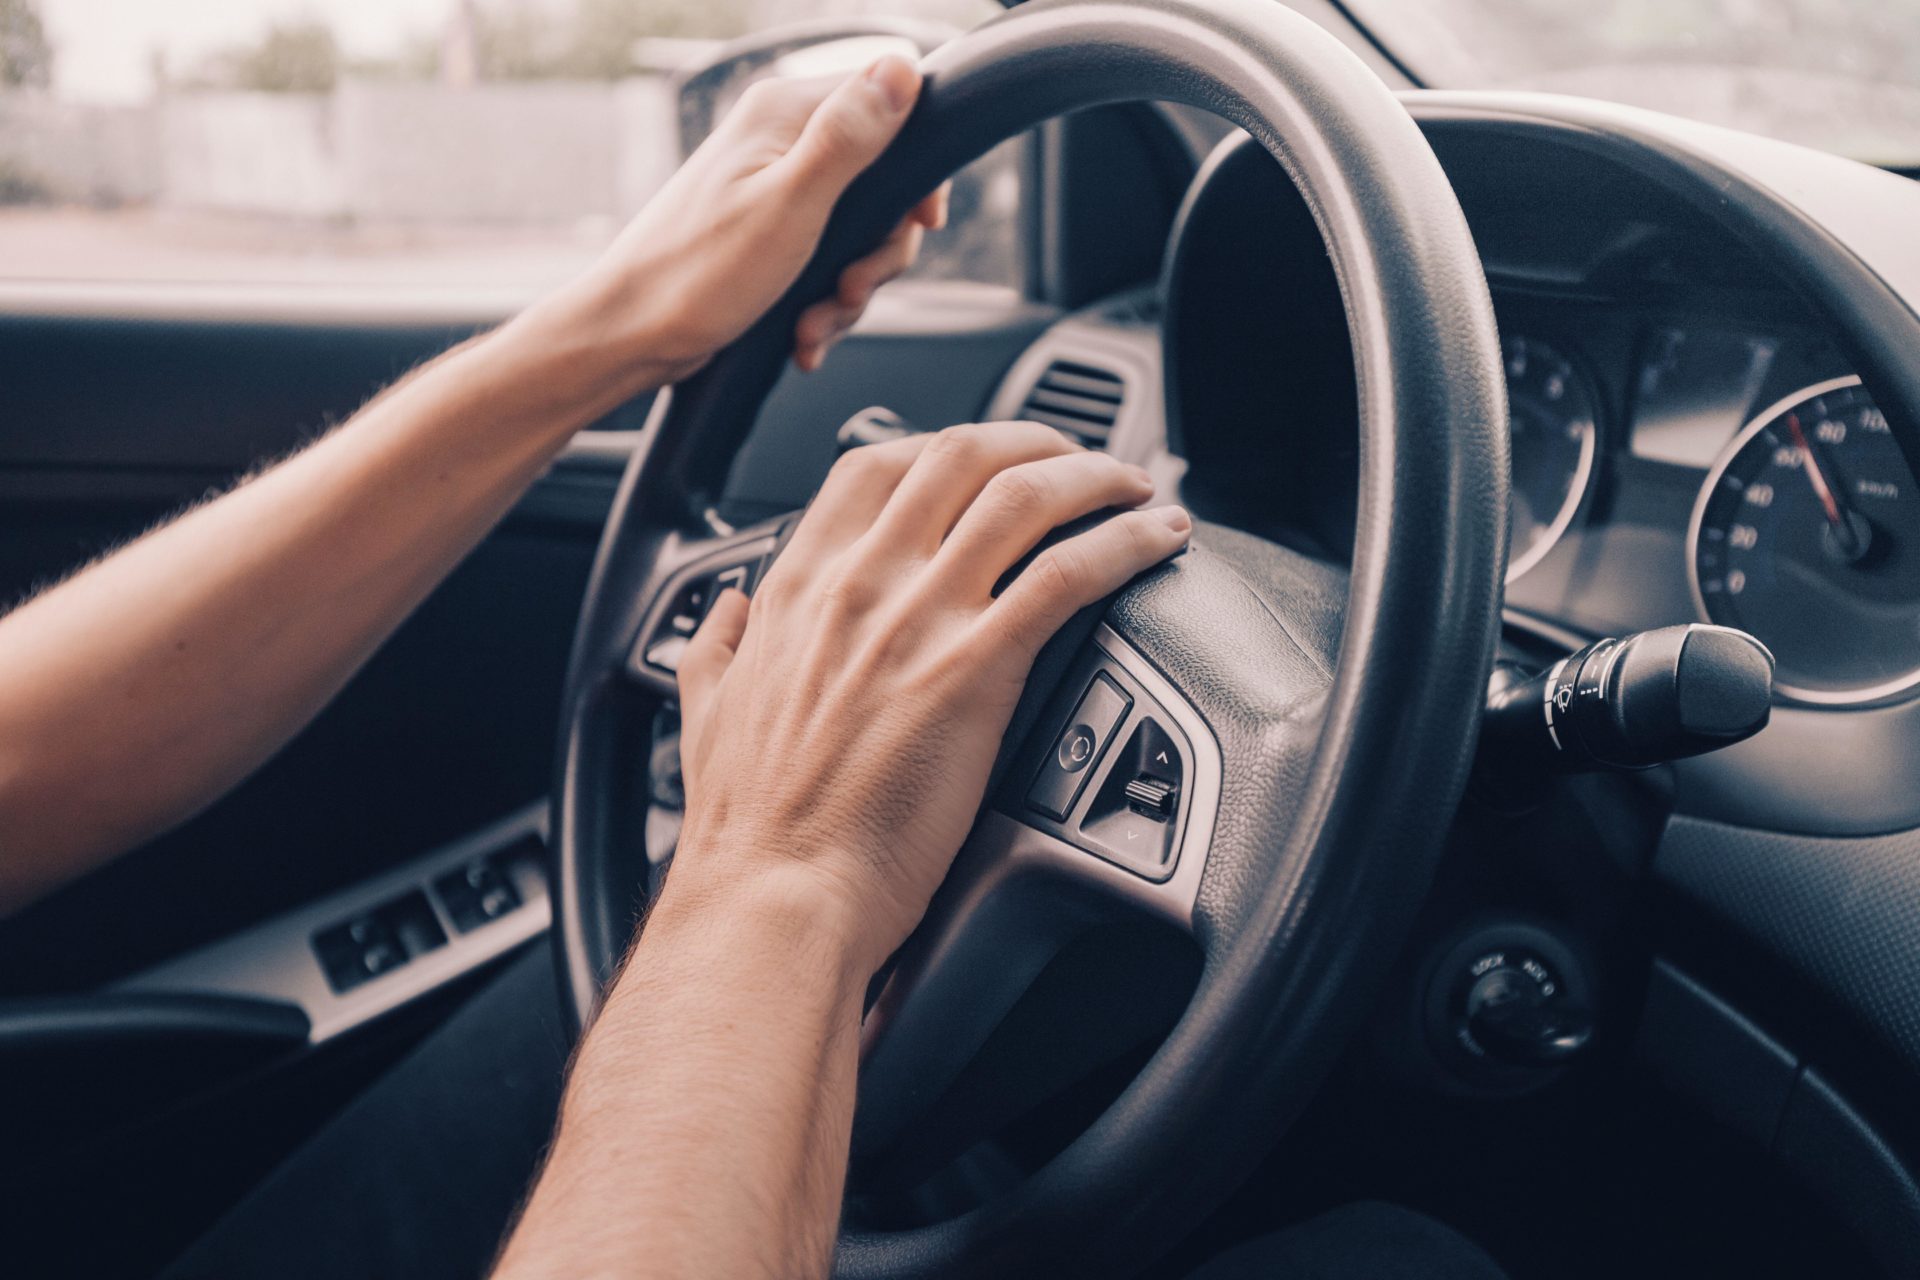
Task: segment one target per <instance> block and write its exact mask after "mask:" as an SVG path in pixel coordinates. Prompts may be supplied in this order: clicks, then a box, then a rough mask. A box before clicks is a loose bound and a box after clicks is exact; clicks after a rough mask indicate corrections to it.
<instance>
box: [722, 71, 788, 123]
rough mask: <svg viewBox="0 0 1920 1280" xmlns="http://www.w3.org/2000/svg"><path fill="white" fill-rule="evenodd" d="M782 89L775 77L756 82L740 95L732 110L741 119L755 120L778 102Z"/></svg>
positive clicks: (782, 86) (780, 83)
mask: <svg viewBox="0 0 1920 1280" xmlns="http://www.w3.org/2000/svg"><path fill="white" fill-rule="evenodd" d="M784 87H785V86H784V85H783V84H782V82H781V81H780V80H779V79H778V78H777V77H775V78H769V79H765V80H756V81H754V82H753V83H752V84H750V85H748V86H747V87H746V90H745V92H743V93H741V95H740V97H739V99H738V101H736V102H735V103H734V108H733V109H734V111H735V112H737V113H739V115H740V116H741V117H742V118H743V119H755V118H757V117H759V116H761V115H764V114H766V112H767V111H768V110H769V109H770V108H771V107H772V106H773V105H774V103H776V102H778V101H779V100H780V98H781V96H782V92H781V91H782V89H783V88H784Z"/></svg>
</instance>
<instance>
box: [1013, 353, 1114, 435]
mask: <svg viewBox="0 0 1920 1280" xmlns="http://www.w3.org/2000/svg"><path fill="white" fill-rule="evenodd" d="M1125 398H1126V384H1125V383H1124V382H1122V381H1121V380H1120V375H1119V374H1117V373H1113V372H1111V371H1109V370H1106V369H1100V368H1096V367H1094V366H1093V365H1090V364H1081V363H1079V362H1078V361H1075V360H1055V361H1054V362H1053V363H1052V364H1050V365H1048V366H1047V371H1046V372H1045V373H1043V374H1041V375H1040V380H1039V381H1038V382H1036V383H1034V384H1033V390H1031V391H1029V392H1028V393H1027V398H1026V401H1025V403H1023V404H1022V405H1021V406H1020V416H1021V417H1022V418H1024V419H1026V420H1028V421H1030V422H1044V423H1046V424H1047V425H1048V426H1050V427H1057V428H1059V429H1060V430H1062V431H1064V432H1066V433H1067V434H1068V435H1070V436H1074V437H1076V438H1077V439H1079V440H1080V441H1082V442H1083V443H1085V444H1088V445H1091V446H1092V447H1094V448H1096V449H1098V448H1103V447H1104V446H1105V445H1106V443H1107V437H1108V436H1109V435H1111V434H1112V433H1113V423H1114V420H1115V419H1116V418H1118V417H1119V416H1120V404H1121V402H1122V401H1123V400H1124V399H1125Z"/></svg>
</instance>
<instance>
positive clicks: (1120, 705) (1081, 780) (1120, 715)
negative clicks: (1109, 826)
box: [1027, 675, 1133, 822]
mask: <svg viewBox="0 0 1920 1280" xmlns="http://www.w3.org/2000/svg"><path fill="white" fill-rule="evenodd" d="M1132 703H1133V700H1132V699H1131V698H1129V697H1127V695H1126V693H1125V691H1123V690H1122V689H1121V688H1120V686H1119V685H1117V684H1115V683H1114V682H1113V681H1112V680H1110V679H1108V678H1107V677H1106V676H1104V675H1096V676H1094V678H1093V683H1092V684H1090V685H1088V686H1087V691H1086V692H1085V693H1083V694H1081V695H1080V701H1079V703H1078V704H1077V705H1075V707H1074V709H1073V714H1072V715H1070V716H1068V717H1067V725H1066V728H1064V729H1062V730H1061V731H1060V736H1059V738H1058V739H1056V740H1055V742H1054V744H1053V750H1051V751H1050V752H1048V753H1047V758H1046V760H1045V761H1044V762H1043V763H1042V764H1041V766H1040V773H1039V776H1037V777H1035V778H1034V780H1033V786H1032V787H1031V788H1030V789H1029V790H1028V791H1027V803H1028V804H1029V805H1031V806H1032V807H1033V808H1034V809H1036V810H1038V811H1039V812H1041V813H1044V814H1046V815H1047V816H1048V817H1049V818H1052V819H1053V820H1054V821H1055V822H1065V821H1066V819H1067V814H1068V813H1069V812H1070V811H1071V810H1072V809H1073V802H1074V801H1075V800H1078V799H1079V798H1080V791H1081V788H1083V787H1085V786H1086V785H1087V777H1088V775H1089V774H1090V773H1092V768H1091V766H1092V765H1093V764H1094V763H1095V762H1096V761H1098V760H1099V759H1100V753H1101V752H1102V751H1104V750H1106V746H1107V742H1108V740H1109V739H1111V738H1112V737H1113V731H1114V730H1115V729H1117V728H1119V727H1120V722H1121V721H1122V720H1123V719H1125V718H1126V715H1127V708H1128V707H1129V706H1131V705H1132Z"/></svg>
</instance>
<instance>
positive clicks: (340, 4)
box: [39, 0, 453, 102]
mask: <svg viewBox="0 0 1920 1280" xmlns="http://www.w3.org/2000/svg"><path fill="white" fill-rule="evenodd" d="M452 7H453V0H39V8H40V16H41V19H42V21H43V22H44V23H45V25H46V28H47V34H48V36H49V38H50V39H51V40H52V42H53V46H54V87H55V90H56V92H58V93H59V94H60V96H61V97H63V98H67V99H70V100H80V101H89V102H138V101H140V100H142V99H144V98H145V97H146V96H147V93H148V90H149V89H150V88H151V87H152V74H151V71H150V67H151V62H150V58H151V51H152V50H154V49H156V48H158V49H163V50H165V51H166V54H167V60H168V62H169V63H170V64H171V65H172V66H175V67H182V66H186V65H188V64H190V63H191V62H193V61H194V60H195V59H196V58H198V57H199V56H200V55H202V54H205V53H208V52H211V51H213V50H215V49H220V48H224V47H226V46H228V45H232V44H236V43H244V42H246V41H248V40H250V39H252V38H253V37H255V36H257V35H259V34H260V33H261V32H262V31H264V30H265V29H266V28H267V26H268V25H270V24H271V23H273V22H274V21H276V20H278V21H285V20H288V19H293V18H303V17H304V18H312V17H319V18H324V19H326V20H327V21H328V22H329V23H330V24H331V25H332V27H333V30H334V34H335V35H336V36H337V37H339V40H340V43H341V45H342V46H343V47H344V48H345V49H346V50H347V52H348V53H350V54H353V55H356V56H366V57H378V56H381V55H384V54H390V53H393V52H395V51H396V50H397V49H398V48H399V47H400V45H401V42H402V41H403V40H404V39H405V38H406V36H407V35H409V34H410V33H414V32H421V31H425V32H434V31H438V30H439V29H440V24H441V22H442V21H443V20H444V19H445V17H446V15H447V12H448V10H449V9H451V8H452Z"/></svg>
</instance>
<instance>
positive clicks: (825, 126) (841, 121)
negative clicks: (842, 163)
mask: <svg viewBox="0 0 1920 1280" xmlns="http://www.w3.org/2000/svg"><path fill="white" fill-rule="evenodd" d="M808 128H809V132H811V133H812V134H813V139H814V144H815V145H816V146H817V147H818V148H819V149H820V151H821V152H823V153H824V154H826V155H829V156H844V155H847V154H849V153H850V152H853V151H856V150H858V149H859V148H860V146H861V141H862V139H861V132H862V131H861V129H860V127H859V125H858V124H856V123H855V121H854V120H853V119H852V118H851V115H850V113H848V112H845V111H836V110H835V109H834V104H833V103H831V102H829V103H827V104H826V105H825V106H822V107H821V108H820V110H819V111H817V112H816V113H815V114H814V118H813V120H812V122H811V123H810V125H809V126H808Z"/></svg>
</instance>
